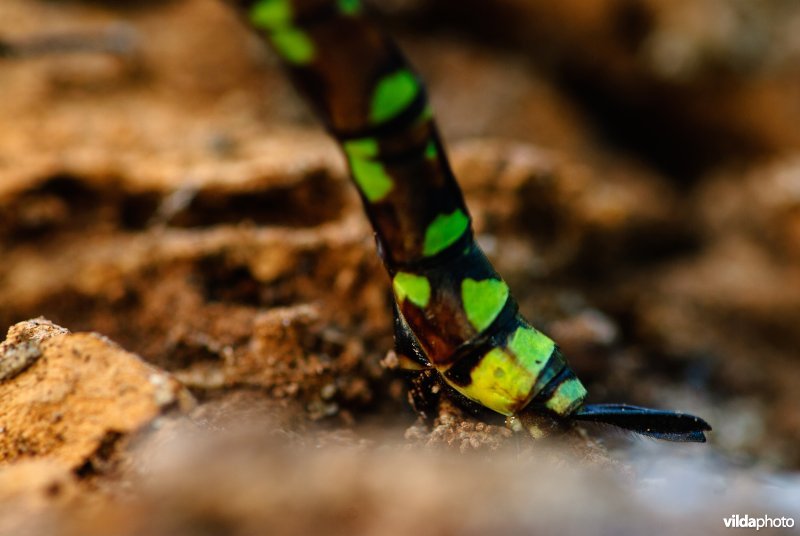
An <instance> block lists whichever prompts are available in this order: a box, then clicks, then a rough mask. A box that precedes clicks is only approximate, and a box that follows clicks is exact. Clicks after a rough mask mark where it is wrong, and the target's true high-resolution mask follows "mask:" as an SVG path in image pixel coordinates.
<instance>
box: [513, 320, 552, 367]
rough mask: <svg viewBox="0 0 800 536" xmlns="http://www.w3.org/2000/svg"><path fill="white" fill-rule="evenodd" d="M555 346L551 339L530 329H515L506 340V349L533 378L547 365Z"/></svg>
mask: <svg viewBox="0 0 800 536" xmlns="http://www.w3.org/2000/svg"><path fill="white" fill-rule="evenodd" d="M555 346H556V344H555V343H554V342H553V340H552V339H550V338H549V337H547V336H546V335H545V334H544V333H541V332H539V331H536V330H535V329H533V328H530V327H520V328H517V329H516V331H514V333H513V335H511V337H509V340H508V349H509V350H511V351H512V352H513V353H514V355H515V356H517V360H518V361H519V363H520V365H522V366H523V367H525V368H526V369H528V370H529V371H531V373H532V374H533V375H534V376H538V375H539V373H540V372H541V370H542V369H543V368H544V367H545V366H546V365H547V360H548V359H549V358H550V354H552V353H553V350H554V349H555Z"/></svg>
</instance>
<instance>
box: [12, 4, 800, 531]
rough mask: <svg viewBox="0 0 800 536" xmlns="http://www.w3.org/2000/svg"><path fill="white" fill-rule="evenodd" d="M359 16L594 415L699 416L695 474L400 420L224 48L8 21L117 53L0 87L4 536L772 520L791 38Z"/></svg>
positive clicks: (746, 17) (778, 464)
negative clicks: (705, 426)
mask: <svg viewBox="0 0 800 536" xmlns="http://www.w3.org/2000/svg"><path fill="white" fill-rule="evenodd" d="M370 6H371V7H372V8H374V9H375V11H376V13H377V15H378V19H379V20H381V23H383V24H385V25H386V26H387V27H389V28H390V29H391V30H392V32H393V33H394V34H396V35H397V36H398V38H399V40H400V42H401V45H402V46H403V48H404V50H406V52H407V53H408V55H409V57H410V58H411V60H412V62H413V63H414V65H415V66H417V67H418V69H419V71H420V73H421V74H422V76H423V78H424V79H425V80H426V81H427V82H428V84H429V86H430V93H431V98H432V102H433V106H434V109H435V111H436V114H437V116H438V118H439V124H440V126H441V128H442V131H443V133H444V137H445V140H446V142H447V145H448V148H449V150H450V153H451V157H452V163H453V167H454V170H455V172H456V175H457V176H458V178H459V181H460V183H461V184H462V187H463V188H464V191H465V195H466V199H467V202H468V204H469V207H470V210H471V212H472V215H473V217H474V220H475V228H476V231H477V235H478V239H479V242H480V243H481V245H482V246H483V247H484V249H485V250H486V251H487V254H488V255H489V256H490V258H491V259H492V261H493V262H494V263H495V266H496V267H497V269H498V271H499V272H500V273H501V274H503V277H504V278H505V279H506V280H507V281H508V283H509V285H510V287H511V288H512V289H513V291H514V295H515V297H516V298H517V299H518V301H519V302H520V307H521V309H522V311H523V312H524V313H525V315H526V316H527V317H528V318H529V319H530V320H531V321H532V322H533V323H534V324H535V325H537V326H539V327H541V328H542V330H543V331H545V332H547V333H549V334H550V335H552V336H553V338H554V339H556V340H557V341H558V342H559V344H560V346H561V347H562V349H563V350H564V353H565V355H567V356H568V358H569V361H570V364H571V365H572V368H573V369H574V370H575V371H576V373H577V374H578V375H579V377H580V378H581V379H582V380H583V381H584V383H585V384H586V386H587V388H588V389H589V392H590V399H591V400H592V401H594V402H628V403H634V404H641V405H648V406H654V407H663V408H670V409H677V410H683V411H687V412H692V413H695V414H697V415H701V416H702V417H704V418H706V419H707V420H708V421H709V422H710V423H711V424H712V426H713V427H714V431H713V432H711V433H710V434H709V443H708V444H705V445H675V444H665V443H655V442H652V441H649V440H642V439H640V438H636V437H631V436H629V435H626V434H619V433H615V432H613V431H610V430H606V429H602V428H598V427H593V428H588V427H587V428H582V427H571V428H569V429H566V430H558V431H557V432H554V433H552V435H550V436H548V437H546V438H545V439H543V440H538V441H534V440H533V439H532V438H530V437H528V436H524V435H522V434H519V433H513V432H512V431H511V430H509V429H508V428H506V427H505V426H504V425H503V422H502V420H500V419H497V418H492V417H491V416H487V415H473V414H471V413H470V412H469V411H466V410H464V409H462V408H461V407H459V406H458V405H456V404H454V403H453V402H452V401H451V400H449V399H448V398H447V397H446V396H444V397H443V398H442V399H441V404H440V406H439V407H437V408H435V410H434V412H433V414H432V415H431V416H430V417H431V419H430V420H428V421H425V420H422V419H420V418H418V417H417V415H415V413H414V412H413V411H412V410H411V408H410V405H409V403H408V400H407V387H406V383H405V380H404V378H403V377H402V376H401V375H400V374H399V372H398V371H397V370H395V369H394V366H393V365H394V359H393V356H392V354H391V348H392V333H391V295H390V293H389V284H388V278H387V276H386V275H385V272H384V271H383V268H382V266H381V265H380V262H379V260H378V258H377V255H376V252H375V247H374V243H373V240H372V233H371V230H370V227H369V224H368V222H367V220H366V218H365V217H364V215H363V212H362V209H361V206H360V204H359V200H358V198H357V196H356V194H355V191H354V188H353V187H352V186H351V185H350V183H349V179H348V177H347V173H346V169H345V166H344V162H343V159H342V157H341V156H340V154H339V153H338V151H337V148H336V146H335V144H334V143H333V141H332V140H331V139H330V138H329V137H328V136H327V135H326V134H325V133H324V132H323V131H322V130H321V129H320V127H319V126H318V125H317V123H316V122H315V120H314V118H313V117H312V116H311V114H310V112H309V111H308V110H307V109H306V107H305V105H304V104H303V103H302V101H300V100H299V98H298V97H297V96H296V95H295V93H294V91H293V89H292V88H291V86H290V85H289V84H288V83H287V81H286V79H285V76H284V73H282V72H281V70H280V69H279V67H278V65H277V62H276V61H275V58H274V57H273V56H272V55H271V54H270V53H269V52H268V51H266V50H264V49H263V47H262V46H261V44H260V42H259V41H258V39H256V38H255V37H254V36H252V35H250V34H249V33H248V32H247V31H246V30H245V29H244V27H243V26H242V24H241V23H240V21H239V20H237V18H236V16H235V15H234V14H232V13H231V11H230V10H229V9H228V8H227V7H226V6H225V5H223V4H222V3H221V2H218V1H216V0H175V1H171V2H111V1H100V0H95V1H91V2H88V1H87V2H79V1H59V2H54V1H31V0H4V1H3V2H2V4H0V43H1V42H7V43H17V44H19V43H32V42H36V41H37V39H43V38H52V37H53V36H64V35H67V34H69V35H78V36H82V37H81V39H83V42H87V40H88V41H91V40H92V39H94V40H95V42H101V43H104V44H105V46H106V47H111V48H112V49H113V50H111V51H108V50H106V51H98V50H84V51H72V52H70V53H66V52H54V53H52V54H47V55H41V56H30V57H15V56H13V55H9V56H6V57H3V56H0V85H2V88H3V89H2V95H3V99H2V100H0V122H1V123H2V125H4V126H3V128H2V129H0V258H2V263H0V330H3V331H5V330H8V336H7V338H6V341H5V342H3V343H2V345H0V415H2V417H0V499H2V500H0V534H32V535H44V534H64V535H70V534H82V535H83V534H88V535H94V534H97V535H100V534H109V533H114V534H123V535H128V534H130V535H133V534H148V535H160V534H165V535H166V534H170V535H172V534H198V535H200V534H204V535H205V534H242V535H245V534H262V533H265V532H269V533H286V534H305V533H308V532H311V531H313V532H319V531H320V530H322V529H324V530H325V531H326V532H331V533H337V534H338V533H341V534H354V533H356V534H378V533H385V532H396V533H409V532H412V531H413V532H415V533H419V534H442V533H456V532H458V533H472V532H478V531H481V532H485V531H489V530H491V531H501V532H511V533H518V532H524V533H527V534H538V533H542V534H552V533H564V534H581V533H585V532H586V531H593V532H595V533H609V534H612V533H613V534H617V533H622V532H624V533H631V534H635V533H641V532H643V531H645V530H647V531H651V532H653V531H655V532H657V533H664V534H671V533H673V532H674V533H676V534H678V533H680V534H684V533H686V531H687V530H688V529H687V527H690V526H691V527H696V530H698V531H700V532H702V533H706V534H715V533H718V532H719V533H721V532H723V529H724V526H723V524H722V522H721V518H722V517H724V516H729V515H731V513H737V512H738V513H742V514H743V513H750V514H751V515H763V514H770V515H778V516H780V515H794V516H795V519H796V517H797V513H798V510H797V508H796V505H797V504H800V480H798V477H797V476H796V475H797V473H795V472H796V471H797V470H798V469H800V449H798V442H800V412H798V408H800V374H798V372H800V361H798V358H800V355H798V349H800V331H798V330H797V326H798V325H799V324H800V246H798V244H800V151H798V149H799V148H800V128H798V127H797V125H800V107H798V105H797V103H798V102H800V95H798V93H800V67H798V66H799V65H800V62H798V61H797V60H798V56H800V47H798V44H797V39H796V37H795V33H793V32H792V29H793V28H797V25H798V24H800V9H798V8H797V7H796V6H794V5H793V4H791V3H786V2H781V1H779V0H770V1H764V2H760V3H758V4H752V5H751V4H745V3H736V2H718V1H716V0H702V1H698V0H691V1H689V0H685V1H684V0H681V1H675V2H673V1H666V0H640V1H634V0H632V1H625V2H620V1H612V0H598V1H595V2H584V1H583V0H580V1H578V0H571V1H567V2H555V3H554V2H529V1H527V0H503V1H499V2H492V3H491V4H490V5H487V3H486V2H471V1H467V2H450V1H448V0H437V1H433V2H415V1H400V0H391V1H390V0H384V1H380V2H377V1H376V2H374V3H373V4H370ZM97 40H99V41H97ZM79 41H80V39H79ZM440 394H441V393H440ZM764 482H769V483H770V484H769V485H767V484H765V483H764ZM792 505H793V506H792Z"/></svg>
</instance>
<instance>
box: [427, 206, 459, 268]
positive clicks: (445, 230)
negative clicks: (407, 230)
mask: <svg viewBox="0 0 800 536" xmlns="http://www.w3.org/2000/svg"><path fill="white" fill-rule="evenodd" d="M468 227H469V217H467V215H466V214H464V212H463V211H462V210H461V209H456V210H455V212H453V213H452V214H439V215H438V216H436V219H434V220H433V222H432V223H431V224H430V225H429V226H428V228H427V229H426V230H425V242H424V243H423V245H422V254H423V255H424V256H426V257H430V256H431V255H436V254H437V253H439V252H440V251H442V250H443V249H445V248H446V247H447V246H449V245H450V244H452V243H454V242H455V241H456V240H458V239H459V238H461V235H463V234H464V231H466V230H467V228H468Z"/></svg>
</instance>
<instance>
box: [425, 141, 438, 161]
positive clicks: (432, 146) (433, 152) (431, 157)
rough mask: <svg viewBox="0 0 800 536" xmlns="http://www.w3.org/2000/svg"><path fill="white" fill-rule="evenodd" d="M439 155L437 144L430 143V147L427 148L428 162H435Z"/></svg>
mask: <svg viewBox="0 0 800 536" xmlns="http://www.w3.org/2000/svg"><path fill="white" fill-rule="evenodd" d="M437 154H438V151H437V150H436V144H435V143H433V142H430V143H428V145H426V146H425V158H427V159H428V160H435V159H436V156H437Z"/></svg>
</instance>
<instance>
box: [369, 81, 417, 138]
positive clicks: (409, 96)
mask: <svg viewBox="0 0 800 536" xmlns="http://www.w3.org/2000/svg"><path fill="white" fill-rule="evenodd" d="M417 93H419V82H417V78H416V77H415V76H414V74H413V73H412V72H411V71H409V70H407V69H403V70H401V71H397V72H395V73H392V74H390V75H387V76H384V77H383V78H382V79H381V80H380V81H379V82H378V85H377V87H376V88H375V92H374V93H373V94H372V105H371V107H370V114H369V117H370V121H372V123H373V124H380V123H383V122H384V121H386V120H388V119H391V118H393V117H394V116H396V115H398V114H399V113H400V112H402V111H403V110H405V109H406V107H408V105H409V104H411V102H412V101H413V100H414V99H415V98H416V96H417Z"/></svg>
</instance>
